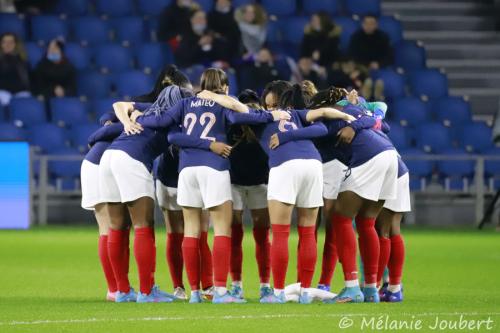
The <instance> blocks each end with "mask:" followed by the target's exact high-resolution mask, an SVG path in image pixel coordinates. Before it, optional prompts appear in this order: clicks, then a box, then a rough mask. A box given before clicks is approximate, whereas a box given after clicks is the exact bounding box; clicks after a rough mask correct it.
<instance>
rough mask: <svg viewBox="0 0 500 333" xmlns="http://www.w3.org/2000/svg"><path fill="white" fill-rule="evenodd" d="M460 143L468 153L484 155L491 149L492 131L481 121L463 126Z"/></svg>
mask: <svg viewBox="0 0 500 333" xmlns="http://www.w3.org/2000/svg"><path fill="white" fill-rule="evenodd" d="M460 143H461V145H462V147H464V148H465V149H466V150H467V151H468V152H474V153H484V152H485V151H488V150H490V149H491V148H492V147H493V135H492V129H491V127H489V126H488V125H487V124H486V123H485V122H483V121H475V122H473V123H468V124H465V125H464V126H463V127H462V135H461V138H460Z"/></svg>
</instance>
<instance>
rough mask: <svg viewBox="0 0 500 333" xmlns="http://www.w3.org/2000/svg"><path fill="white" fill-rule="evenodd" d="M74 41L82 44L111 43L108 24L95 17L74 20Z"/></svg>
mask: <svg viewBox="0 0 500 333" xmlns="http://www.w3.org/2000/svg"><path fill="white" fill-rule="evenodd" d="M72 28H73V35H74V39H75V40H76V41H78V42H80V43H82V44H100V43H106V42H107V41H109V37H110V29H109V26H108V23H107V22H106V21H104V20H102V19H100V18H98V17H95V16H84V17H79V18H76V19H74V20H72Z"/></svg>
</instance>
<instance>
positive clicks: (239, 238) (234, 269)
mask: <svg viewBox="0 0 500 333" xmlns="http://www.w3.org/2000/svg"><path fill="white" fill-rule="evenodd" d="M242 244H243V224H239V223H236V224H233V225H232V226H231V266H230V267H231V269H230V272H231V280H233V282H234V281H241V266H242V265H243V246H242Z"/></svg>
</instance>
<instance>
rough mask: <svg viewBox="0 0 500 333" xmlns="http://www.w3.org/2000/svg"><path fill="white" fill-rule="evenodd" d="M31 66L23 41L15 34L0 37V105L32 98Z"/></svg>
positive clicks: (5, 34)
mask: <svg viewBox="0 0 500 333" xmlns="http://www.w3.org/2000/svg"><path fill="white" fill-rule="evenodd" d="M29 90H30V77H29V65H28V63H27V62H26V52H25V51H24V47H23V44H22V41H21V40H20V39H19V38H18V37H17V36H16V35H15V34H13V33H4V34H3V35H1V36H0V105H8V104H9V103H10V100H11V98H12V97H26V96H30V92H29Z"/></svg>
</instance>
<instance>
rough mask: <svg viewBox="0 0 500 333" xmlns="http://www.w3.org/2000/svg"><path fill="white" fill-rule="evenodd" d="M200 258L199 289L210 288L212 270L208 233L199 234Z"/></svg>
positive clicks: (212, 280) (212, 275) (212, 279)
mask: <svg viewBox="0 0 500 333" xmlns="http://www.w3.org/2000/svg"><path fill="white" fill-rule="evenodd" d="M200 256H201V287H202V288H203V289H207V288H210V287H212V286H213V285H214V269H213V263H212V251H210V245H208V232H206V231H202V232H201V234H200Z"/></svg>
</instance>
